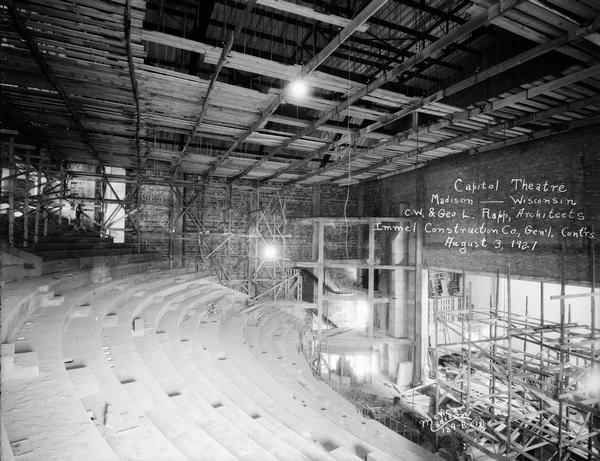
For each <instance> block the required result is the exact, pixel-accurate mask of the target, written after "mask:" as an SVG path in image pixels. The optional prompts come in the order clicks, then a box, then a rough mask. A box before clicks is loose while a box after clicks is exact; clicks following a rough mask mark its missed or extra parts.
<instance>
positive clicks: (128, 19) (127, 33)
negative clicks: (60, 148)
mask: <svg viewBox="0 0 600 461" xmlns="http://www.w3.org/2000/svg"><path fill="white" fill-rule="evenodd" d="M124 27H125V48H126V49H127V64H128V66H129V79H130V81H131V91H132V93H133V100H134V102H135V114H136V122H135V149H136V157H137V173H138V176H141V168H142V158H141V157H142V152H141V150H142V147H141V137H142V108H141V104H140V95H139V92H138V85H137V79H136V78H135V66H134V61H133V53H132V51H131V0H126V2H125V24H124Z"/></svg>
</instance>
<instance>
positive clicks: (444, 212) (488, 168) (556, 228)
mask: <svg viewBox="0 0 600 461" xmlns="http://www.w3.org/2000/svg"><path fill="white" fill-rule="evenodd" d="M511 180H515V181H512V182H511ZM521 180H522V181H521ZM484 183H485V184H484ZM473 184H474V186H473ZM469 189H474V190H472V191H471V190H469ZM538 189H539V190H538ZM378 190H379V193H377V192H378ZM376 196H378V197H380V204H379V207H377V205H376V204H374V203H372V202H374V201H375V200H374V197H376ZM521 196H522V197H521ZM521 198H523V199H524V203H522V204H520V203H518V202H519V201H520V200H521ZM446 199H449V201H450V202H446ZM515 201H516V202H515ZM530 201H531V203H530ZM457 202H459V203H457ZM460 202H461V203H460ZM499 202H502V203H499ZM366 203H370V205H369V206H368V207H366V206H365V214H370V215H371V216H374V215H376V214H377V213H375V211H378V212H379V213H381V214H383V215H388V214H390V213H393V212H394V211H397V210H398V209H402V207H408V208H409V212H408V213H409V214H413V215H419V214H421V213H422V214H423V217H422V218H420V219H421V220H422V224H423V225H424V229H425V232H424V253H423V256H424V262H425V263H426V264H428V265H429V266H431V267H446V268H453V269H458V270H472V271H489V272H494V271H495V270H496V268H498V267H499V268H502V269H504V268H505V267H506V264H508V263H510V264H511V271H512V272H513V273H514V274H517V275H521V276H525V277H544V278H550V279H554V280H558V279H560V276H561V258H562V255H561V251H562V250H561V247H562V245H563V244H564V246H565V248H566V251H565V275H566V278H567V280H570V281H580V282H586V281H589V280H590V277H591V271H590V266H591V264H590V260H591V258H590V246H591V244H592V243H595V244H596V246H598V236H599V235H600V225H599V223H598V217H599V216H600V128H599V127H597V126H596V127H589V128H585V129H580V130H577V131H573V132H570V133H567V134H562V135H555V136H552V137H548V138H544V139H541V140H537V141H532V142H529V143H525V144H519V145H516V146H511V147H507V148H504V149H498V150H496V151H493V152H489V153H484V154H480V155H466V154H464V155H458V156H453V157H448V158H445V159H440V160H438V161H435V162H432V163H431V164H430V165H429V166H428V167H426V168H423V169H420V170H417V171H412V172H408V173H405V174H401V175H397V176H394V177H391V178H387V179H385V180H381V181H372V182H370V183H368V184H367V185H365V186H364V196H363V204H366ZM369 211H370V212H369ZM594 222H595V229H594V231H593V234H594V238H592V225H593V224H594ZM449 239H450V240H449ZM484 239H485V240H484ZM456 245H458V246H456ZM470 245H472V246H470ZM463 246H464V247H463ZM599 280H600V279H599Z"/></svg>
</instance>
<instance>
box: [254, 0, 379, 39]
mask: <svg viewBox="0 0 600 461" xmlns="http://www.w3.org/2000/svg"><path fill="white" fill-rule="evenodd" d="M257 4H259V5H260V6H263V7H267V8H272V9H274V10H279V11H283V12H284V13H290V14H295V15H297V16H302V17H305V18H309V19H314V20H315V21H320V22H324V23H326V24H333V25H334V26H338V27H347V26H348V25H349V24H350V23H351V22H352V21H351V20H350V19H347V18H342V17H341V16H336V15H334V14H324V13H319V12H318V11H315V10H314V9H313V8H309V7H307V6H302V5H298V4H296V3H292V2H288V1H285V0H257ZM368 29H369V26H368V25H367V24H361V25H360V26H358V28H357V29H356V30H357V31H359V32H366V31H367V30H368Z"/></svg>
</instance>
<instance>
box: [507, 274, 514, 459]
mask: <svg viewBox="0 0 600 461" xmlns="http://www.w3.org/2000/svg"><path fill="white" fill-rule="evenodd" d="M510 297H511V292H510V264H508V265H507V266H506V308H507V315H508V319H507V320H508V325H507V331H506V335H507V337H508V354H506V367H507V373H506V374H507V379H508V382H507V387H508V407H507V409H506V443H507V452H510V450H511V449H512V446H513V440H512V405H513V386H512V334H513V332H512V330H513V328H512V302H511V299H510Z"/></svg>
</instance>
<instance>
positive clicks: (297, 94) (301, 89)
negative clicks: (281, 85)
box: [287, 79, 310, 99]
mask: <svg viewBox="0 0 600 461" xmlns="http://www.w3.org/2000/svg"><path fill="white" fill-rule="evenodd" d="M309 89H310V88H309V86H308V84H307V83H306V81H305V80H303V79H297V80H292V81H291V82H290V83H289V85H288V86H287V94H288V95H289V96H290V98H292V99H302V98H305V97H306V96H308V93H309Z"/></svg>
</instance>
